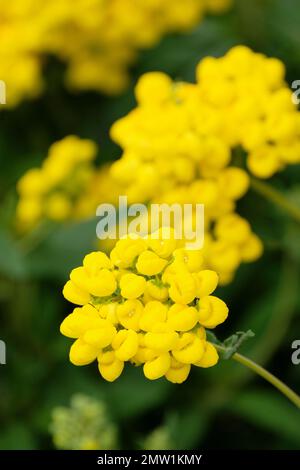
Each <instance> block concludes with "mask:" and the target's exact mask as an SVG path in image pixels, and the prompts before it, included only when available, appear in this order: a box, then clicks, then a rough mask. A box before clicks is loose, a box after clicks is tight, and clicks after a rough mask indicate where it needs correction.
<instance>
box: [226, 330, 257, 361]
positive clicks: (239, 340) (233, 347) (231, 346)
mask: <svg viewBox="0 0 300 470" xmlns="http://www.w3.org/2000/svg"><path fill="white" fill-rule="evenodd" d="M254 336H255V334H254V333H253V331H252V330H248V331H245V332H244V331H237V332H236V333H235V334H234V335H232V336H229V338H227V339H225V341H224V342H223V347H224V348H225V351H224V352H223V354H222V357H223V359H230V358H231V357H232V356H233V355H234V353H236V352H237V351H238V350H239V348H240V347H241V346H242V344H243V343H244V342H245V341H247V340H248V339H250V338H253V337H254Z"/></svg>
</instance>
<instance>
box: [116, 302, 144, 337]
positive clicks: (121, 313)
mask: <svg viewBox="0 0 300 470" xmlns="http://www.w3.org/2000/svg"><path fill="white" fill-rule="evenodd" d="M143 310H144V306H143V304H142V303H141V302H140V301H139V300H136V299H134V300H126V302H124V303H123V304H120V305H118V306H117V317H118V320H119V322H120V323H121V325H122V326H123V327H124V328H127V329H131V330H135V331H138V330H139V329H140V318H141V316H142V314H143Z"/></svg>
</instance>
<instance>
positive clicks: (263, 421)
mask: <svg viewBox="0 0 300 470" xmlns="http://www.w3.org/2000/svg"><path fill="white" fill-rule="evenodd" d="M229 408H230V410H231V411H233V412H234V413H236V414H238V415H239V416H241V417H243V418H245V419H247V420H248V421H249V422H250V423H252V424H253V425H254V426H260V427H262V428H265V429H267V430H269V431H271V432H273V433H276V434H278V435H279V436H281V437H284V438H287V439H289V440H290V441H292V442H293V443H296V444H298V445H300V411H298V410H296V409H295V406H293V405H292V404H290V403H289V402H288V401H286V400H285V398H283V397H281V396H279V395H278V393H277V392H270V391H263V390H256V389H254V390H248V391H244V392H243V393H240V394H239V395H236V396H235V397H234V401H232V402H231V403H230V404H229Z"/></svg>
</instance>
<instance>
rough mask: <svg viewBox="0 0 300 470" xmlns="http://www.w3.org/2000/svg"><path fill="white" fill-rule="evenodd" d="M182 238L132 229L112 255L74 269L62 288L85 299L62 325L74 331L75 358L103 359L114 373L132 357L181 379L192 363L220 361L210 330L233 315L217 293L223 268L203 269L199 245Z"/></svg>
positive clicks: (103, 370) (101, 364) (95, 256)
mask: <svg viewBox="0 0 300 470" xmlns="http://www.w3.org/2000/svg"><path fill="white" fill-rule="evenodd" d="M154 241H155V243H153V242H154ZM176 245H177V242H176V240H175V239H174V237H173V238H172V241H170V240H166V239H163V238H162V236H161V238H158V239H157V238H156V237H155V238H153V237H152V236H151V235H150V236H148V237H147V238H137V237H134V238H131V237H130V236H129V237H128V238H127V239H121V240H119V241H118V242H117V243H116V246H115V248H114V249H113V250H112V252H111V255H110V258H108V257H107V256H106V255H105V254H104V253H101V252H95V253H91V254H89V255H87V256H86V257H85V259H84V261H83V265H82V266H81V267H79V268H76V269H74V270H73V271H72V272H71V275H70V280H69V281H68V282H67V284H66V286H65V288H64V296H65V297H66V298H67V299H68V300H70V301H71V302H73V303H75V304H77V305H80V307H76V308H75V309H74V311H73V312H72V313H71V314H70V315H68V316H67V317H66V318H65V319H64V321H63V322H62V324H61V333H62V334H63V335H65V336H67V337H69V338H73V339H75V342H74V343H73V345H72V346H71V349H70V361H71V362H72V363H73V364H74V365H78V366H81V365H86V364H89V363H91V362H93V361H95V360H97V361H98V369H99V372H100V374H101V375H102V377H103V378H104V379H106V380H108V381H114V380H115V379H117V378H118V377H119V376H120V375H121V373H122V371H123V369H124V365H125V363H126V362H129V363H132V364H134V365H137V366H142V367H143V371H144V375H145V377H147V378H148V379H150V380H155V379H159V378H161V377H165V378H166V379H167V380H169V381H171V382H174V383H181V382H183V381H184V380H186V378H187V377H188V375H189V372H190V369H191V366H192V365H196V366H197V367H210V366H213V365H215V364H216V363H217V362H218V353H217V351H216V349H215V347H214V346H213V345H212V344H211V343H209V342H208V341H207V339H206V331H205V328H215V327H216V326H217V325H219V324H220V323H222V322H224V321H225V320H226V318H227V315H228V308H227V306H226V305H225V303H224V302H223V301H222V300H220V299H218V298H217V297H215V296H213V295H211V294H212V293H213V292H214V290H215V288H216V287H217V284H218V276H217V274H216V273H215V272H214V271H211V270H207V269H201V265H202V261H203V259H202V254H201V252H199V251H196V252H195V253H193V252H192V251H189V250H187V249H181V248H178V247H177V246H176ZM170 246H172V247H173V251H170V250H169V248H168V247H170ZM122 247H125V248H127V252H126V250H125V251H124V250H122ZM158 247H160V249H159V250H157V249H155V248H158ZM128 250H129V251H128ZM157 251H159V252H160V255H161V256H164V257H163V258H162V257H160V256H159V254H158V253H157ZM121 255H122V256H121ZM198 258H199V259H198ZM149 260H150V262H149ZM124 263H125V265H126V269H125V267H124ZM168 272H169V274H168Z"/></svg>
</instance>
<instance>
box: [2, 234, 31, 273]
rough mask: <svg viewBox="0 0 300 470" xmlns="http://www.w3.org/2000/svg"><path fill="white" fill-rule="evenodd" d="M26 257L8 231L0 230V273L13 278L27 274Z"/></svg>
mask: <svg viewBox="0 0 300 470" xmlns="http://www.w3.org/2000/svg"><path fill="white" fill-rule="evenodd" d="M25 272H26V270H25V265H24V259H23V256H22V254H21V252H20V251H19V250H18V247H17V244H16V242H15V241H14V240H13V239H12V238H11V237H10V235H9V233H8V232H5V231H4V230H0V273H1V274H2V275H4V276H7V277H9V278H12V279H20V278H23V277H24V275H25Z"/></svg>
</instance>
